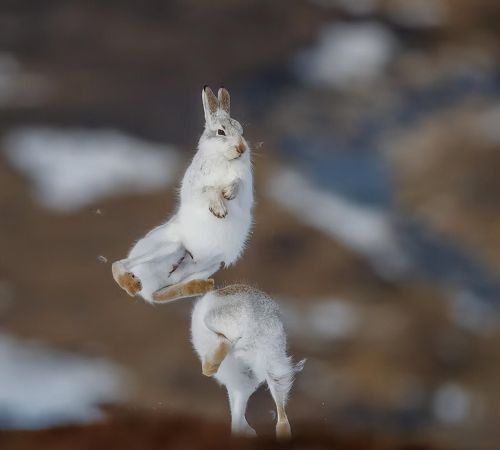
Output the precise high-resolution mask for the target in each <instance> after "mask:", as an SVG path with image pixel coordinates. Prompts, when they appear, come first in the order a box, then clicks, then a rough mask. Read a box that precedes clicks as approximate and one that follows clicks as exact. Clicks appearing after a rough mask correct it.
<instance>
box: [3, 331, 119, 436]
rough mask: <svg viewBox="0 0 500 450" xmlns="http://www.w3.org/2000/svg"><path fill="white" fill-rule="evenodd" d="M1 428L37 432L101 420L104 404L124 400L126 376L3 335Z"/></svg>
mask: <svg viewBox="0 0 500 450" xmlns="http://www.w3.org/2000/svg"><path fill="white" fill-rule="evenodd" d="M0 361H1V370H0V428H3V429H13V428H18V429H36V428H45V427H50V426H54V425H61V424H69V423H86V422H90V421H94V420H98V419H99V418H101V412H100V410H99V404H102V403H110V402H116V401H119V400H121V399H122V398H123V397H124V393H125V375H124V373H123V372H122V370H120V369H118V368H117V367H115V366H114V365H112V364H110V363H108V362H106V361H103V360H97V359H90V358H83V357H77V356H75V355H72V354H69V353H65V352H61V351H55V350H52V349H49V348H46V347H44V346H42V345H41V344H35V343H26V342H22V341H19V340H17V339H14V338H12V337H10V336H7V335H5V334H0Z"/></svg>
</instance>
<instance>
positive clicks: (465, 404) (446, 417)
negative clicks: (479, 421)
mask: <svg viewBox="0 0 500 450" xmlns="http://www.w3.org/2000/svg"><path fill="white" fill-rule="evenodd" d="M471 403H472V402H471V397H470V395H469V393H468V392H467V391H466V390H465V389H464V388H463V387H462V386H460V385H459V384H456V383H446V384H444V385H443V386H441V387H440V388H439V389H437V391H436V392H435V393H434V395H433V399H432V410H433V413H434V416H435V417H436V419H438V420H439V421H440V422H441V423H444V424H446V425H455V424H458V423H461V422H464V421H465V420H466V419H467V418H468V417H469V415H470V409H471Z"/></svg>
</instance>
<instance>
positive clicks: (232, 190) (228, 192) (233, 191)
mask: <svg viewBox="0 0 500 450" xmlns="http://www.w3.org/2000/svg"><path fill="white" fill-rule="evenodd" d="M237 195H238V183H231V184H230V185H229V186H226V187H225V188H224V189H222V196H223V197H224V198H225V199H226V200H233V199H235V198H236V196H237Z"/></svg>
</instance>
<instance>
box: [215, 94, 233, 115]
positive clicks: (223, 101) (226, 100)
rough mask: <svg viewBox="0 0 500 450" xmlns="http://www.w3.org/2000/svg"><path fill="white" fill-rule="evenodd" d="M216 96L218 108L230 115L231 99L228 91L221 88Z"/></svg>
mask: <svg viewBox="0 0 500 450" xmlns="http://www.w3.org/2000/svg"><path fill="white" fill-rule="evenodd" d="M218 95H219V105H220V108H221V109H222V110H223V111H226V112H227V113H228V114H229V115H230V107H231V97H230V96H229V91H228V90H227V89H226V88H223V87H221V88H220V89H219V94H218Z"/></svg>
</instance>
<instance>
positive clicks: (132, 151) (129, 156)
mask: <svg viewBox="0 0 500 450" xmlns="http://www.w3.org/2000/svg"><path fill="white" fill-rule="evenodd" d="M3 147H4V150H5V155H6V157H7V159H8V161H9V162H10V164H12V166H13V167H15V168H16V169H17V170H19V171H20V172H21V173H23V174H24V175H25V176H27V177H28V179H29V180H30V181H31V182H32V184H33V189H34V195H35V197H36V199H37V200H38V202H39V203H40V204H41V205H43V206H44V207H46V208H49V209H52V210H55V211H61V212H66V211H75V210H78V209H80V208H82V207H85V206H88V205H90V204H93V203H95V202H97V201H98V200H100V199H101V198H106V197H111V196H118V195H126V194H129V193H133V192H149V191H154V190H157V189H162V188H164V187H166V186H168V185H170V184H171V183H173V181H174V180H175V177H176V175H177V171H178V168H179V156H178V152H177V151H176V150H175V149H173V148H172V147H171V146H168V145H163V144H155V143H151V142H146V141H143V140H141V139H137V138H135V137H132V136H129V135H126V134H124V133H122V132H119V131H114V130H87V129H69V130H65V129H57V128H30V127H22V128H17V129H14V130H12V131H10V132H9V133H8V134H7V136H6V137H5V140H4V143H3Z"/></svg>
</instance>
